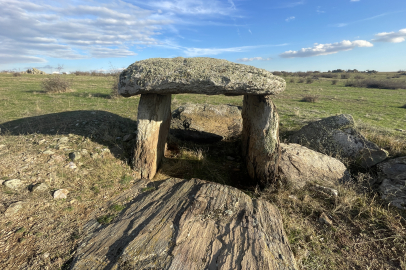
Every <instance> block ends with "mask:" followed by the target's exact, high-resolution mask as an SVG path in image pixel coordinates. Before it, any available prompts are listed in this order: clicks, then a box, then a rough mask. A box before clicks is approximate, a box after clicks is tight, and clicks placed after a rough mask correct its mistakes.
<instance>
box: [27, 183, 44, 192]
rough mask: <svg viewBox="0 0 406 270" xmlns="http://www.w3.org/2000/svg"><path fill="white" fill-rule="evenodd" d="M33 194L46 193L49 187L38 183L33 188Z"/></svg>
mask: <svg viewBox="0 0 406 270" xmlns="http://www.w3.org/2000/svg"><path fill="white" fill-rule="evenodd" d="M31 190H32V192H45V191H47V190H48V186H47V184H45V183H38V184H35V185H34V186H33V187H32V189H31Z"/></svg>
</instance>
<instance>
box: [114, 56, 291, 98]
mask: <svg viewBox="0 0 406 270" xmlns="http://www.w3.org/2000/svg"><path fill="white" fill-rule="evenodd" d="M285 87H286V82H285V80H284V79H282V78H279V77H277V76H274V75H272V73H270V72H269V71H266V70H265V69H260V68H256V67H253V66H247V65H243V64H236V63H232V62H229V61H227V60H220V59H215V58H207V57H195V58H182V57H177V58H151V59H147V60H142V61H138V62H135V63H134V64H132V65H130V66H129V67H128V68H127V69H125V70H123V71H122V72H121V74H120V78H119V85H118V89H119V90H118V91H119V94H121V95H123V96H127V97H128V96H133V95H138V94H179V93H196V94H207V95H220V94H224V95H276V94H278V93H280V92H282V91H283V90H284V89H285Z"/></svg>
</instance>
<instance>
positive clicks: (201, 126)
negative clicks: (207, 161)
mask: <svg viewBox="0 0 406 270" xmlns="http://www.w3.org/2000/svg"><path fill="white" fill-rule="evenodd" d="M241 131H242V118H241V111H240V109H239V108H238V107H237V106H232V105H208V104H204V105H203V104H186V105H183V106H181V107H179V108H177V109H176V110H175V111H173V112H172V120H171V129H170V134H171V135H173V136H174V137H176V138H178V139H180V140H189V141H190V140H191V141H194V142H203V143H212V142H216V141H221V140H233V139H237V138H238V137H239V136H241Z"/></svg>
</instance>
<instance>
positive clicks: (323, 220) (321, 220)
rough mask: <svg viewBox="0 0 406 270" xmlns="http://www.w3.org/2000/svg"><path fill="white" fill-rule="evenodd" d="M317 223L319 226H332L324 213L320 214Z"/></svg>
mask: <svg viewBox="0 0 406 270" xmlns="http://www.w3.org/2000/svg"><path fill="white" fill-rule="evenodd" d="M319 222H320V223H321V224H327V225H330V226H333V221H332V220H331V219H330V218H329V217H328V216H327V215H326V213H324V212H323V213H321V215H320V217H319Z"/></svg>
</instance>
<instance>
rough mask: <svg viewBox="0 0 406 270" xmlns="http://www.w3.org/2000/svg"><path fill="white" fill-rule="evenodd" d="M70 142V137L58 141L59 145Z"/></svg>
mask: <svg viewBox="0 0 406 270" xmlns="http://www.w3.org/2000/svg"><path fill="white" fill-rule="evenodd" d="M68 142H69V138H68V137H62V138H60V139H59V140H58V143H59V144H65V143H68Z"/></svg>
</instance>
